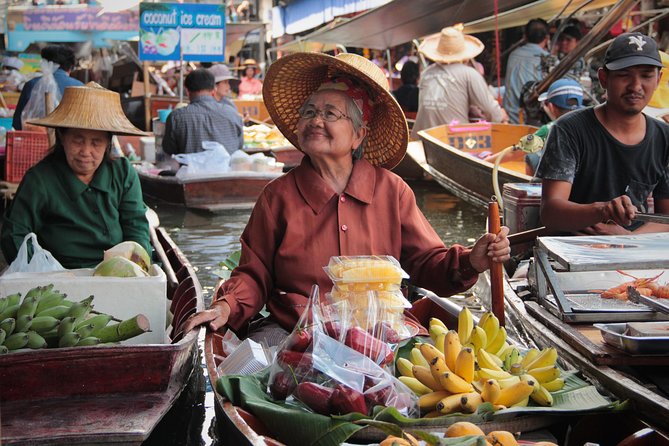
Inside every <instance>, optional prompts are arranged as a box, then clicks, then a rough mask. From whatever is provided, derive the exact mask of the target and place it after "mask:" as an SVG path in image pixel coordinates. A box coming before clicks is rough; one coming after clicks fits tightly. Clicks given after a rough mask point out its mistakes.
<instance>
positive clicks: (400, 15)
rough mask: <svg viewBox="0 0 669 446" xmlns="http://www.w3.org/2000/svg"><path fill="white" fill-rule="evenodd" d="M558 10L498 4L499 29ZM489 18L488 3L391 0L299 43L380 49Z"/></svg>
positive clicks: (506, 1) (483, 26)
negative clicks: (324, 43)
mask: <svg viewBox="0 0 669 446" xmlns="http://www.w3.org/2000/svg"><path fill="white" fill-rule="evenodd" d="M586 3H588V0H574V1H572V2H571V4H570V5H569V7H568V8H567V9H566V13H567V14H568V13H570V12H572V11H574V10H575V9H577V8H579V7H581V6H582V5H584V4H586ZM614 3H615V0H592V1H591V2H590V3H589V4H587V6H585V7H583V8H582V9H580V11H586V10H591V9H596V8H602V7H604V6H608V5H612V4H614ZM564 5H565V1H564V0H538V1H534V2H531V3H529V4H528V2H527V0H499V13H500V14H499V27H500V29H503V28H510V27H515V26H523V25H525V24H526V23H527V21H528V20H529V19H531V18H535V17H542V18H544V19H552V18H554V17H555V16H556V15H557V14H558V13H560V11H561V10H562V8H563V7H564ZM494 13H495V10H494V5H493V2H492V1H491V0H393V1H392V2H390V3H387V4H385V5H383V6H380V7H378V8H376V9H373V10H370V11H368V12H366V13H363V14H361V15H359V16H357V17H354V18H352V19H350V20H348V21H346V22H345V23H342V24H341V25H339V26H335V27H333V28H331V29H328V30H327V31H325V32H320V31H317V32H315V33H312V34H309V35H308V36H306V37H304V40H307V41H314V42H326V43H338V44H341V45H344V46H350V47H357V48H373V49H379V50H384V49H386V48H391V47H394V46H397V45H401V44H403V43H406V42H410V41H412V40H414V39H420V38H422V37H425V36H428V35H430V34H435V33H438V32H440V31H441V29H442V28H444V27H446V26H451V25H454V24H456V23H465V24H466V25H465V31H466V32H468V33H477V32H483V31H490V30H493V29H494V28H495V16H494ZM563 14H564V13H563Z"/></svg>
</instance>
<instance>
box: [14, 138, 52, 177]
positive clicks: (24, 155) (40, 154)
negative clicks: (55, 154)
mask: <svg viewBox="0 0 669 446" xmlns="http://www.w3.org/2000/svg"><path fill="white" fill-rule="evenodd" d="M48 150H49V139H48V135H47V134H46V133H42V132H27V131H13V132H7V154H6V158H5V181H7V182H9V183H19V182H21V179H22V178H23V175H25V173H26V171H27V170H28V169H30V168H31V167H32V166H34V165H35V164H36V163H37V162H39V161H40V160H41V159H42V158H44V155H46V152H47V151H48Z"/></svg>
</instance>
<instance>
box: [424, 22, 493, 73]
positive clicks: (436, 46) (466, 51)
mask: <svg viewBox="0 0 669 446" xmlns="http://www.w3.org/2000/svg"><path fill="white" fill-rule="evenodd" d="M484 48H485V46H484V45H483V43H481V41H480V40H479V39H477V38H476V37H473V36H468V35H467V34H464V33H463V32H462V27H461V26H459V25H456V26H449V27H447V28H444V29H442V30H441V32H440V33H439V34H433V35H431V36H429V37H427V38H425V40H423V43H421V44H420V46H419V47H418V51H419V52H420V53H421V54H423V55H424V56H425V57H427V58H428V59H430V60H433V61H435V62H438V63H446V64H447V63H455V62H462V61H464V60H468V59H473V58H474V57H476V56H478V55H479V54H481V52H482V51H483V50H484Z"/></svg>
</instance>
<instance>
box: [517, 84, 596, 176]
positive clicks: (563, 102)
mask: <svg viewBox="0 0 669 446" xmlns="http://www.w3.org/2000/svg"><path fill="white" fill-rule="evenodd" d="M539 102H541V103H542V105H543V108H544V112H545V113H546V115H548V117H549V118H550V119H551V122H549V123H548V124H545V125H543V126H541V127H540V128H539V130H537V131H536V132H535V133H534V136H538V137H540V138H541V139H542V140H544V141H545V140H546V138H547V137H548V132H549V130H550V129H551V127H552V126H553V122H554V121H555V120H556V119H558V118H559V117H560V116H562V115H565V114H567V113H569V112H570V111H572V110H577V109H579V108H581V107H583V88H582V87H581V84H579V83H578V82H576V81H575V80H574V79H569V78H564V79H558V80H556V81H555V82H553V83H552V84H551V86H550V87H548V90H547V91H546V92H544V93H542V94H541V96H539ZM543 153H544V151H543V150H540V151H538V152H535V153H528V154H527V155H525V168H526V169H525V170H526V173H527V174H528V175H534V172H536V170H537V166H538V165H539V161H541V157H542V155H543Z"/></svg>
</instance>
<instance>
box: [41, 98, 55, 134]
mask: <svg viewBox="0 0 669 446" xmlns="http://www.w3.org/2000/svg"><path fill="white" fill-rule="evenodd" d="M52 110H53V98H52V97H51V92H48V91H47V92H46V93H44V112H45V115H44V116H47V115H49V113H51V112H52ZM46 134H47V140H48V141H49V147H53V145H54V144H56V131H55V130H54V129H52V128H48V127H47V129H46Z"/></svg>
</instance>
